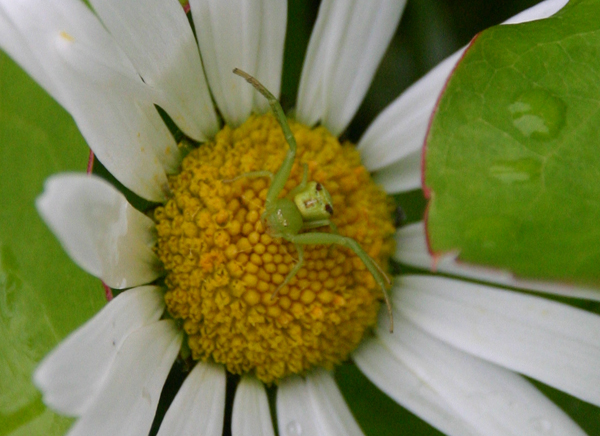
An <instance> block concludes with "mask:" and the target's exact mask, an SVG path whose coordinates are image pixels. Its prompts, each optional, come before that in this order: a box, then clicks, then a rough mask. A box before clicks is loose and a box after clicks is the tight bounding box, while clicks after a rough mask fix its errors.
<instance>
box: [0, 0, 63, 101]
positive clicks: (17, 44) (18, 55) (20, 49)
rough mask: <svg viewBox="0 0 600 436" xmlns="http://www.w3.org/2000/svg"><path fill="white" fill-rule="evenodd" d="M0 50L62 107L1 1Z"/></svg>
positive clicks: (58, 94) (40, 66)
mask: <svg viewBox="0 0 600 436" xmlns="http://www.w3.org/2000/svg"><path fill="white" fill-rule="evenodd" d="M0 49H2V50H3V51H5V52H6V53H8V55H9V56H10V57H11V58H13V60H14V61H15V62H16V63H18V64H19V65H20V66H21V68H23V69H24V70H25V71H27V74H29V75H30V76H31V77H32V78H33V79H34V80H35V81H36V82H38V83H39V84H40V85H41V86H42V88H44V89H45V90H46V92H48V94H50V95H51V96H52V98H54V99H55V100H56V101H57V102H58V103H59V104H61V105H63V106H64V103H63V101H62V99H61V95H60V92H59V91H58V89H56V86H55V85H54V83H53V82H52V80H51V79H50V77H48V75H47V74H46V72H45V71H44V68H43V67H42V65H41V64H40V63H39V62H38V60H37V59H36V57H35V55H34V54H33V52H32V51H31V50H30V49H29V46H28V45H27V41H26V39H25V38H24V37H23V35H21V33H20V32H19V30H18V28H17V27H16V26H15V25H14V23H13V22H12V21H11V20H10V18H9V16H8V15H7V14H6V12H5V11H4V2H2V1H0Z"/></svg>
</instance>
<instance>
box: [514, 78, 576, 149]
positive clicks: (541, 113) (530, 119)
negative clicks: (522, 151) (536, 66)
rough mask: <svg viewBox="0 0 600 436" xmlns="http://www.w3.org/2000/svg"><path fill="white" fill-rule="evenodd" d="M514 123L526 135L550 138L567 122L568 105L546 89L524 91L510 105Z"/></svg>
mask: <svg viewBox="0 0 600 436" xmlns="http://www.w3.org/2000/svg"><path fill="white" fill-rule="evenodd" d="M508 110H509V112H510V114H511V117H512V122H513V125H514V126H515V127H516V128H517V129H518V130H519V131H520V132H521V133H522V134H523V135H524V136H525V137H526V138H531V139H537V140H549V139H552V138H554V137H556V135H558V132H559V131H560V129H561V128H562V127H563V125H564V124H565V113H566V111H567V105H566V104H565V102H564V101H563V100H561V99H560V98H558V97H556V96H554V95H552V94H551V93H550V92H548V91H546V90H544V89H531V90H529V91H525V92H524V93H522V94H521V95H520V96H519V97H518V98H517V99H516V100H515V101H514V102H513V103H511V104H510V105H509V106H508Z"/></svg>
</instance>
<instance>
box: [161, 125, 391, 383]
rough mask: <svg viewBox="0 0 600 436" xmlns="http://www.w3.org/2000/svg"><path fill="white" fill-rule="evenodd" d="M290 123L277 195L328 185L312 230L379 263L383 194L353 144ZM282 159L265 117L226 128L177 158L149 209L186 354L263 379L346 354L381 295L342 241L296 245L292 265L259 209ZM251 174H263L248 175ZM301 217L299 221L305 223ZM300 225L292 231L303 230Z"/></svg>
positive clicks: (279, 141) (383, 241)
mask: <svg viewBox="0 0 600 436" xmlns="http://www.w3.org/2000/svg"><path fill="white" fill-rule="evenodd" d="M289 129H290V132H293V136H294V137H295V138H296V140H297V142H298V146H297V156H296V158H295V159H293V160H292V162H291V165H290V170H289V173H288V177H287V178H285V179H284V180H283V181H282V182H281V181H280V182H279V184H280V188H279V189H280V192H279V194H278V196H277V197H278V198H277V199H276V200H279V199H287V200H288V201H289V202H290V203H292V206H293V207H294V208H295V209H296V210H298V206H297V204H296V202H295V199H296V198H299V201H303V200H306V199H308V200H310V201H312V200H313V199H314V198H315V197H316V196H315V192H322V188H326V189H325V192H327V193H328V196H324V197H323V198H322V199H320V200H319V201H322V202H321V205H320V206H319V207H321V208H322V210H325V213H327V214H329V212H327V210H326V209H329V208H331V209H333V210H335V214H334V215H333V216H331V215H330V216H331V219H330V222H331V224H332V225H328V224H327V223H324V227H322V228H320V229H319V230H318V232H319V233H321V234H329V235H332V236H344V237H351V238H353V239H355V240H356V241H357V243H358V244H359V245H360V246H361V247H362V248H363V249H364V250H365V253H368V256H369V258H372V259H375V261H376V262H378V263H379V264H380V265H382V266H384V267H385V265H386V262H387V258H388V257H389V256H390V255H391V253H392V251H393V248H394V247H393V238H392V235H393V232H394V228H393V225H392V223H391V220H390V218H389V217H390V216H391V214H390V212H391V208H390V204H389V202H388V200H387V197H386V195H385V193H384V192H383V191H381V190H380V189H379V188H377V187H376V186H375V185H374V184H373V183H372V182H371V181H370V178H369V175H368V172H367V171H366V170H365V169H364V168H363V167H362V166H361V165H360V158H359V156H358V153H357V152H356V150H355V149H354V147H353V146H351V145H350V144H346V145H343V146H342V145H340V144H339V142H338V141H337V139H336V138H334V137H333V136H331V135H330V134H329V133H328V132H327V131H326V130H325V129H323V128H316V129H309V128H307V127H305V126H302V125H300V124H298V123H295V122H291V123H290V126H289ZM286 158H287V147H286V141H285V137H284V135H283V134H282V130H281V128H280V127H279V126H278V123H277V121H276V120H275V118H274V117H273V116H272V115H265V116H253V117H251V118H250V119H249V120H248V121H247V122H246V123H244V124H243V125H242V126H240V127H239V128H237V129H231V128H229V127H225V128H224V129H223V130H222V131H221V132H220V133H219V134H218V135H217V136H216V138H215V141H214V142H213V143H208V144H204V145H202V146H200V147H199V148H198V149H195V150H193V151H192V152H191V153H190V154H189V155H188V156H187V157H186V159H185V160H184V162H183V164H182V170H181V173H180V174H178V175H177V176H173V177H171V178H170V187H171V190H172V192H173V197H172V198H170V199H169V200H168V202H167V204H166V205H165V206H161V207H159V208H157V209H156V211H155V219H156V221H157V231H158V237H159V243H158V247H157V252H158V254H159V256H160V258H161V259H162V260H163V263H164V265H165V269H166V270H167V277H166V284H167V286H168V288H169V290H168V291H167V294H166V297H165V300H166V302H167V307H168V309H169V312H170V313H171V315H172V316H173V317H174V318H176V319H179V320H181V323H182V326H183V329H184V331H185V332H186V333H187V336H188V345H189V348H190V350H191V354H192V357H193V358H194V359H197V360H214V361H216V362H218V363H222V364H224V365H225V366H226V367H227V369H228V370H229V371H230V372H232V373H238V374H241V373H246V372H252V373H254V374H256V376H257V377H258V378H259V379H261V380H262V381H264V382H266V383H270V382H274V381H277V380H278V379H280V378H282V377H285V376H287V375H290V374H297V373H302V372H303V371H305V370H308V369H309V368H311V367H313V366H322V367H325V368H328V369H331V368H332V367H333V366H334V365H335V364H337V363H340V362H341V361H343V360H345V359H346V358H347V356H348V354H349V353H350V352H351V351H352V350H353V349H354V348H355V347H356V346H357V345H358V343H359V342H360V341H361V339H362V337H363V335H364V332H365V330H366V329H368V328H369V327H370V326H372V325H374V323H375V322H376V320H377V312H378V308H379V299H380V298H381V297H382V294H381V288H380V286H379V285H378V284H377V282H376V281H375V279H374V278H373V275H372V274H371V273H370V272H369V270H368V269H367V268H366V267H365V264H364V263H363V261H362V260H361V258H360V257H359V256H357V255H356V253H355V252H353V251H351V250H348V249H346V248H343V247H338V246H336V245H328V243H327V242H325V243H316V244H311V245H304V246H303V248H304V250H303V251H304V253H303V254H304V261H303V263H302V264H301V265H300V267H299V268H298V267H297V265H298V263H299V262H298V261H299V258H300V256H299V251H298V250H297V247H298V245H296V244H294V243H293V242H291V241H289V240H287V239H286V238H283V237H281V236H278V229H276V228H274V226H272V224H270V223H269V219H268V216H269V214H268V213H267V198H268V197H269V192H270V191H271V189H272V186H273V182H274V180H275V179H276V176H275V175H276V174H277V173H278V172H279V171H278V170H279V169H280V168H281V167H282V162H285V161H286ZM257 172H262V173H263V174H262V175H260V174H257V175H256V176H253V177H246V176H247V174H248V173H257ZM269 174H273V176H270V175H269ZM317 185H320V188H321V189H317ZM298 196H300V197H298ZM317 197H318V196H317ZM310 201H309V202H310ZM308 207H309V208H311V207H312V206H311V205H310V204H309V205H308ZM284 215H285V214H284ZM300 215H301V217H302V218H301V220H300V221H301V226H304V225H305V224H306V222H308V221H311V220H310V219H308V220H306V219H305V218H304V217H303V216H302V213H300ZM317 216H318V217H317V218H316V219H315V220H312V221H313V222H318V221H320V220H321V218H320V216H321V215H319V214H317ZM261 217H262V219H261ZM335 228H337V233H335V232H336V231H335V230H334V229H335ZM286 229H289V227H286ZM311 229H316V227H311ZM286 231H288V230H286ZM280 232H281V229H279V233H280ZM303 232H307V231H306V230H302V229H299V230H298V232H296V234H297V235H298V236H299V235H304V234H310V231H308V233H303ZM295 268H296V269H297V271H296V272H295V274H293V275H292V274H291V272H292V271H293V270H294V269H295ZM286 280H287V281H286ZM275 293H276V296H275V297H273V295H274V294H275Z"/></svg>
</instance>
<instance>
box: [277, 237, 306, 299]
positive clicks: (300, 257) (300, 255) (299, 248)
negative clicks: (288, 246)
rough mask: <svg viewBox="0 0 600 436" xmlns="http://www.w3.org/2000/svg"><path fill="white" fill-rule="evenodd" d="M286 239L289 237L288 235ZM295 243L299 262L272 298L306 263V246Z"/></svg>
mask: <svg viewBox="0 0 600 436" xmlns="http://www.w3.org/2000/svg"><path fill="white" fill-rule="evenodd" d="M285 239H288V238H287V237H286V238H285ZM294 245H295V246H296V251H297V252H298V262H297V263H296V265H294V267H293V268H292V270H291V271H290V272H289V273H288V275H287V276H285V280H284V281H283V282H282V283H281V284H280V285H279V286H277V289H275V292H273V293H272V294H271V300H273V299H274V298H275V297H276V296H277V293H278V292H279V290H280V289H281V288H283V287H284V286H285V285H287V284H288V283H289V281H290V280H292V279H293V278H294V276H295V275H296V274H298V271H300V268H302V265H304V248H302V246H301V245H299V244H294Z"/></svg>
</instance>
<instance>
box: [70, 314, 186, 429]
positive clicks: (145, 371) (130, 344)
mask: <svg viewBox="0 0 600 436" xmlns="http://www.w3.org/2000/svg"><path fill="white" fill-rule="evenodd" d="M182 338H183V335H182V334H181V332H180V331H179V330H178V328H177V326H176V325H175V323H174V322H173V321H171V320H163V321H158V322H155V323H154V324H150V325H148V326H145V327H142V328H140V329H138V330H136V331H135V332H133V333H131V334H130V335H129V336H128V337H127V339H126V340H125V342H124V343H123V346H122V347H121V348H120V349H119V352H118V353H117V357H116V359H115V361H114V363H113V365H112V366H111V368H110V371H109V373H108V376H107V377H106V380H105V382H104V385H103V387H102V391H101V392H100V393H99V394H98V396H97V397H96V398H95V399H94V401H93V403H92V404H91V405H90V407H89V409H88V411H87V412H86V413H85V414H84V415H83V416H82V417H81V418H80V419H79V420H78V421H77V422H76V423H75V425H73V427H71V430H70V431H69V433H68V436H146V435H147V434H148V432H149V431H150V427H151V425H152V421H153V419H154V414H155V412H156V406H157V405H158V400H159V398H160V394H161V391H162V388H163V385H164V383H165V380H166V379H167V375H169V371H170V369H171V366H172V365H173V362H174V361H175V358H176V357H177V353H178V352H179V348H180V346H181V340H182Z"/></svg>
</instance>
